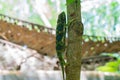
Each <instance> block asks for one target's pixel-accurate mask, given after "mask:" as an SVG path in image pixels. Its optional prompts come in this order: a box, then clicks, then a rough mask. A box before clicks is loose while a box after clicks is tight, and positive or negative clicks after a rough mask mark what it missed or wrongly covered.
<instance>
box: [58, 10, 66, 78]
mask: <svg viewBox="0 0 120 80" xmlns="http://www.w3.org/2000/svg"><path fill="white" fill-rule="evenodd" d="M65 39H66V15H65V12H62V13H61V14H60V15H59V16H58V21H57V28H56V52H57V56H58V59H59V61H60V65H61V68H62V74H63V80H65V71H64V67H65V61H64V58H63V55H64V53H65V46H66V45H65V44H66V43H65Z"/></svg>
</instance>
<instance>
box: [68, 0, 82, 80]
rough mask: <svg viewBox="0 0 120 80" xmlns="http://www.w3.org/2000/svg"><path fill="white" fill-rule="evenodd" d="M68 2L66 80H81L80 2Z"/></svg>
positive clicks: (78, 0) (76, 0)
mask: <svg viewBox="0 0 120 80" xmlns="http://www.w3.org/2000/svg"><path fill="white" fill-rule="evenodd" d="M66 1H67V3H68V4H67V14H68V15H67V18H68V47H67V54H66V55H67V56H66V57H67V65H66V80H80V71H81V49H82V34H83V25H82V22H81V13H80V0H73V2H72V3H69V2H70V0H66Z"/></svg>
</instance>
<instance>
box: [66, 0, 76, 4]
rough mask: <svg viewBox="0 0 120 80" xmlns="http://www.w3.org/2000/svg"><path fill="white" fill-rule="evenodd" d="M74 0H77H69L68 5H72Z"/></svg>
mask: <svg viewBox="0 0 120 80" xmlns="http://www.w3.org/2000/svg"><path fill="white" fill-rule="evenodd" d="M74 1H75V0H68V1H67V3H66V4H67V5H70V4H72V3H73V2H74Z"/></svg>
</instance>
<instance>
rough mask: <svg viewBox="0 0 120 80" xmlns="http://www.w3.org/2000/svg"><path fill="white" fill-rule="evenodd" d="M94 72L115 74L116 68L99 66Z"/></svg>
mask: <svg viewBox="0 0 120 80" xmlns="http://www.w3.org/2000/svg"><path fill="white" fill-rule="evenodd" d="M96 70H98V71H102V72H117V69H116V68H113V67H109V66H100V67H98V68H97V69H96Z"/></svg>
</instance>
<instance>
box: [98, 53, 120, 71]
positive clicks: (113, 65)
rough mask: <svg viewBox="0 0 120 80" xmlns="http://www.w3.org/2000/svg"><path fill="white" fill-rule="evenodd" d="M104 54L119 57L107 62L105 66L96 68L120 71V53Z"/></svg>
mask: <svg viewBox="0 0 120 80" xmlns="http://www.w3.org/2000/svg"><path fill="white" fill-rule="evenodd" d="M104 55H108V56H111V57H115V58H117V60H116V61H111V62H107V63H106V64H105V65H104V66H100V67H98V68H96V70H98V71H102V72H117V73H119V72H120V55H119V54H117V53H116V54H113V53H112V54H108V53H107V54H104Z"/></svg>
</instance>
